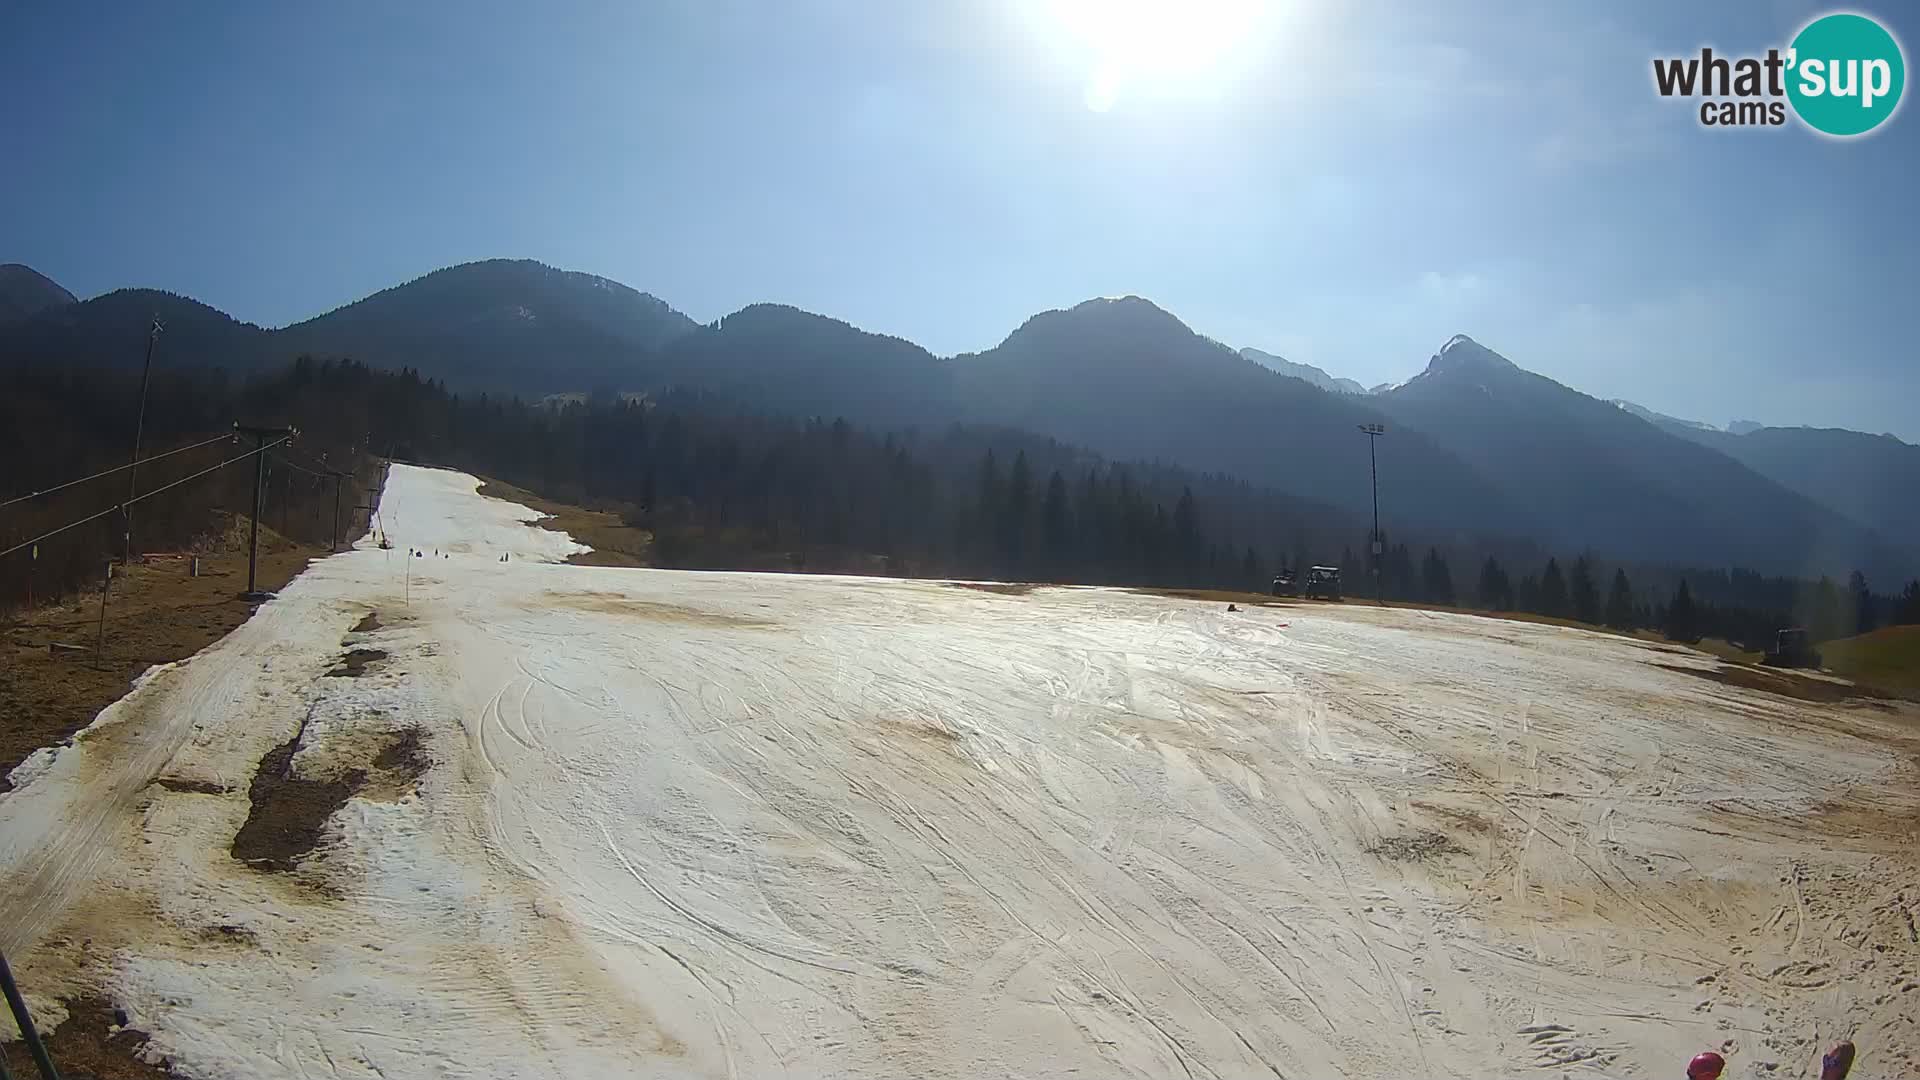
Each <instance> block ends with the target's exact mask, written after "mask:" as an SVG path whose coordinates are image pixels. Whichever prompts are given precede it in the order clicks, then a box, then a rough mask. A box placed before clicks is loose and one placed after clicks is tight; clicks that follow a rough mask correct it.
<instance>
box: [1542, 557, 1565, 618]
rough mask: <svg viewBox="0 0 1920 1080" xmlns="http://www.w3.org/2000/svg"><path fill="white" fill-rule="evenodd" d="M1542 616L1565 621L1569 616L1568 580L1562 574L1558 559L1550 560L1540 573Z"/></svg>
mask: <svg viewBox="0 0 1920 1080" xmlns="http://www.w3.org/2000/svg"><path fill="white" fill-rule="evenodd" d="M1540 614H1542V615H1551V616H1553V617H1555V618H1559V619H1564V618H1566V616H1567V579H1566V578H1565V577H1564V576H1562V575H1561V573H1560V562H1559V560H1558V559H1552V558H1549V559H1548V560H1547V568H1546V569H1545V570H1543V571H1541V573H1540Z"/></svg>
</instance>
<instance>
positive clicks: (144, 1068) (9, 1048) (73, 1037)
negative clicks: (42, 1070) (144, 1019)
mask: <svg viewBox="0 0 1920 1080" xmlns="http://www.w3.org/2000/svg"><path fill="white" fill-rule="evenodd" d="M63 1004H64V1005H65V1006H66V1009H67V1018H66V1019H65V1020H62V1021H61V1022H60V1025H59V1026H58V1027H56V1028H54V1029H53V1030H52V1031H51V1032H42V1033H41V1037H42V1038H43V1039H44V1040H45V1042H46V1044H47V1056H48V1057H51V1058H52V1059H53V1063H54V1065H55V1066H56V1067H57V1068H58V1069H59V1070H60V1075H61V1076H64V1077H67V1078H69V1080H78V1078H80V1077H88V1076H91V1077H95V1078H97V1080H168V1078H170V1077H177V1076H178V1075H179V1074H178V1073H175V1072H174V1071H173V1067H172V1063H171V1062H168V1061H166V1060H164V1059H162V1061H161V1062H160V1064H158V1065H154V1064H149V1063H148V1062H147V1061H146V1060H145V1059H144V1058H143V1057H142V1052H143V1051H144V1050H145V1048H146V1045H147V1033H146V1032H144V1031H136V1030H134V1029H132V1028H128V1027H124V1026H122V1025H121V1024H120V1023H119V1021H120V1020H121V1019H123V1018H124V1014H118V1013H117V1011H116V1010H115V1009H114V1007H113V1005H112V1004H111V1003H110V1002H107V1001H104V1000H102V999H100V998H78V999H73V1000H69V1001H66V1002H63ZM0 1051H3V1052H4V1053H5V1054H6V1061H7V1068H8V1070H9V1071H10V1072H11V1073H12V1074H13V1075H14V1076H20V1077H29V1076H39V1075H40V1074H39V1073H38V1072H36V1071H35V1070H34V1066H33V1058H32V1057H31V1056H29V1055H28V1053H27V1047H26V1044H25V1043H22V1042H21V1041H20V1040H18V1039H15V1040H13V1041H12V1042H9V1043H7V1044H6V1045H5V1046H4V1047H0Z"/></svg>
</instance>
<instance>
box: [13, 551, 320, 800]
mask: <svg viewBox="0 0 1920 1080" xmlns="http://www.w3.org/2000/svg"><path fill="white" fill-rule="evenodd" d="M324 554H326V551H325V550H324V549H322V548H316V547H309V546H306V545H302V544H296V543H294V542H293V541H291V540H287V539H285V538H284V537H282V536H280V535H279V534H277V533H274V532H272V531H271V530H269V529H266V528H265V527H262V529H261V530H260V565H259V574H258V581H259V584H260V587H261V588H264V589H269V590H272V589H278V588H280V587H281V586H283V585H285V584H286V583H287V582H289V581H291V580H293V576H294V575H295V574H298V573H299V572H300V571H301V570H304V569H305V568H306V565H307V562H308V561H309V560H311V559H313V558H314V557H316V556H319V555H324ZM188 567H189V563H188V558H187V556H186V555H183V554H182V555H152V556H149V557H148V558H147V560H146V561H145V562H142V563H136V564H135V565H133V566H131V567H116V568H115V571H114V574H115V576H114V581H113V586H112V589H111V591H110V592H109V593H108V595H107V619H106V634H105V648H104V650H103V651H102V652H101V653H100V655H98V656H96V655H94V644H95V642H96V640H98V639H99V638H100V591H99V589H97V588H96V589H94V590H93V591H91V592H87V593H81V594H79V595H77V596H72V597H68V598H66V599H65V600H63V601H61V602H60V603H58V604H51V605H47V606H44V607H38V608H33V609H29V610H26V611H20V612H15V613H13V614H12V615H11V616H9V617H8V618H7V619H6V620H4V621H0V657H4V658H5V659H4V661H0V791H5V790H7V789H8V788H9V787H10V786H11V785H9V784H8V783H7V781H6V779H5V774H6V773H9V772H11V771H13V768H14V766H16V765H18V764H20V762H21V761H22V760H24V759H25V758H26V756H27V755H28V754H30V753H32V752H33V751H35V750H37V749H39V748H40V747H43V746H53V745H55V744H57V743H60V742H62V741H64V740H65V739H66V738H67V737H68V736H70V735H72V734H73V733H74V732H76V731H78V730H80V729H81V728H83V727H85V726H87V725H88V724H90V723H92V722H93V718H94V716H95V714H97V713H98V712H99V711H100V710H101V709H103V708H105V707H106V706H107V705H108V704H110V703H111V702H113V701H115V700H116V699H118V698H119V697H120V696H121V695H122V694H125V693H126V692H127V688H128V687H129V686H130V685H131V684H132V682H133V680H134V678H135V677H137V676H138V675H139V674H140V673H141V672H143V671H145V670H146V669H147V668H149V667H151V666H153V665H154V664H165V663H170V662H172V661H174V660H179V659H182V658H184V657H188V656H192V655H193V654H194V653H196V652H199V651H200V650H201V649H204V648H206V647H207V646H208V645H211V644H213V643H214V642H215V641H218V640H220V639H221V638H222V637H225V636H226V634H227V631H229V630H232V629H233V628H234V627H236V626H239V625H240V624H241V623H243V622H245V621H246V619H247V616H249V615H251V614H253V607H254V606H253V604H252V603H250V602H248V601H246V600H243V599H241V598H240V594H241V593H242V592H244V591H245V590H246V587H247V549H246V545H245V543H244V530H242V529H238V528H229V529H227V530H226V531H225V533H224V534H223V535H222V536H220V537H218V538H216V539H215V540H214V541H212V542H211V543H210V544H209V545H208V550H206V551H204V552H203V553H202V554H201V556H200V576H199V577H191V576H189V575H188ZM56 642H57V643H61V644H68V645H78V646H81V647H82V649H81V651H66V650H58V651H56V650H53V649H50V648H49V645H51V644H52V643H56Z"/></svg>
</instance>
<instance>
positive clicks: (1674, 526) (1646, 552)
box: [1375, 335, 1913, 575]
mask: <svg viewBox="0 0 1920 1080" xmlns="http://www.w3.org/2000/svg"><path fill="white" fill-rule="evenodd" d="M1375 400H1376V401H1377V403H1378V405H1379V407H1380V408H1381V409H1383V410H1384V411H1386V412H1387V413H1388V414H1389V415H1390V416H1392V417H1393V418H1394V419H1395V420H1397V421H1398V422H1399V423H1400V424H1402V425H1405V426H1408V427H1412V428H1415V429H1418V430H1422V431H1425V432H1427V433H1429V434H1430V435H1432V436H1433V437H1434V438H1436V439H1438V440H1439V441H1440V442H1441V443H1442V444H1443V445H1445V446H1447V447H1449V448H1450V449H1453V450H1454V451H1456V452H1457V453H1459V454H1460V455H1461V456H1462V457H1463V458H1465V459H1466V460H1467V461H1468V462H1470V463H1471V464H1472V465H1473V466H1474V468H1475V469H1476V470H1478V472H1479V473H1480V475H1482V476H1485V477H1486V478H1487V479H1488V480H1489V481H1491V482H1492V483H1494V484H1495V485H1496V486H1497V487H1498V488H1499V489H1500V490H1502V491H1504V492H1506V493H1507V494H1509V495H1510V496H1511V497H1513V498H1515V499H1522V498H1524V499H1526V500H1527V501H1528V502H1529V504H1530V505H1531V506H1532V507H1534V508H1535V510H1536V511H1537V514H1538V518H1537V520H1538V521H1539V522H1540V525H1541V527H1542V529H1543V530H1545V531H1544V532H1543V533H1542V534H1541V536H1542V539H1543V541H1545V542H1547V543H1549V544H1553V545H1559V546H1569V545H1586V546H1590V547H1593V548H1595V549H1597V550H1601V551H1606V552H1609V553H1613V554H1617V555H1619V556H1621V557H1624V558H1636V559H1649V558H1660V559H1671V560H1679V561H1685V562H1692V563H1695V564H1698V565H1737V566H1748V567H1754V568H1758V569H1762V570H1765V571H1767V572H1769V573H1789V574H1806V573H1816V574H1817V573H1819V572H1823V571H1825V570H1827V569H1829V568H1833V567H1841V566H1851V567H1856V568H1866V569H1867V570H1868V572H1869V573H1875V572H1878V573H1881V574H1884V575H1894V574H1901V573H1905V572H1907V571H1909V570H1910V569H1911V563H1912V561H1913V560H1912V553H1911V552H1901V551H1900V550H1898V549H1896V548H1895V547H1894V546H1893V545H1892V544H1890V543H1888V542H1887V541H1886V540H1885V539H1883V538H1881V537H1879V536H1877V535H1875V534H1874V533H1873V532H1872V531H1871V530H1869V529H1868V528H1866V527H1865V526H1863V525H1861V524H1859V523H1858V522H1855V521H1853V520H1851V519H1849V518H1846V517H1843V516H1842V515H1840V514H1837V513H1835V512H1833V511H1831V510H1829V509H1827V508H1825V507H1823V506H1820V505H1818V504H1816V503H1815V502H1813V501H1812V500H1810V499H1808V498H1806V497H1805V496H1803V495H1800V494H1797V493H1795V492H1792V491H1789V490H1787V489H1786V488H1784V487H1782V486H1780V485H1779V484H1776V483H1774V482H1773V481H1771V480H1768V479H1766V478H1765V477H1763V476H1760V475H1759V474H1757V473H1755V472H1754V471H1753V470H1751V469H1749V468H1747V467H1746V466H1744V465H1742V464H1740V463H1739V462H1737V461H1735V460H1733V459H1732V458H1730V457H1727V456H1726V455H1724V454H1721V453H1716V452H1714V451H1712V450H1709V449H1707V448H1705V447H1703V446H1701V445H1699V444H1698V443H1695V442H1692V441H1689V440H1688V439H1685V438H1681V437H1679V436H1677V435H1675V434H1673V433H1672V432H1670V431H1665V430H1662V429H1661V428H1659V427H1656V426H1655V425H1653V424H1650V423H1647V422H1646V421H1644V420H1641V419H1639V418H1638V417H1635V416H1633V415H1631V414H1629V413H1627V412H1625V411H1623V410H1621V409H1620V408H1618V407H1617V406H1615V405H1613V404H1611V403H1609V402H1605V401H1600V400H1598V399H1595V398H1592V397H1588V396H1587V395H1585V394H1582V393H1580V392H1579V391H1577V390H1573V389H1570V388H1568V387H1566V386H1562V385H1561V384H1559V383H1557V382H1554V381H1553V380H1551V379H1548V378H1546V377H1545V376H1541V375H1536V374H1534V373H1532V372H1529V371H1525V370H1523V369H1521V368H1520V367H1518V366H1517V365H1515V364H1514V363H1513V362H1512V361H1510V360H1508V359H1507V358H1506V357H1504V356H1501V355H1500V354H1498V353H1496V352H1494V351H1492V350H1491V349H1488V348H1486V347H1485V346H1482V345H1480V344H1479V343H1478V342H1476V341H1474V340H1473V339H1471V338H1468V337H1466V336H1464V335H1459V336H1456V337H1454V338H1453V339H1452V340H1450V341H1448V342H1447V344H1446V345H1445V346H1443V347H1442V348H1441V350H1440V351H1439V352H1438V353H1436V354H1435V355H1434V357H1433V359H1432V361H1431V362H1430V363H1429V365H1428V367H1427V369H1426V371H1424V372H1423V373H1421V374H1420V375H1418V376H1416V377H1415V378H1413V379H1410V380H1408V381H1407V382H1406V383H1404V384H1402V385H1401V386H1399V387H1396V388H1395V389H1393V390H1390V391H1387V392H1386V393H1384V394H1381V395H1379V396H1378V397H1377V398H1376V399H1375ZM1389 438H1391V436H1389Z"/></svg>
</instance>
